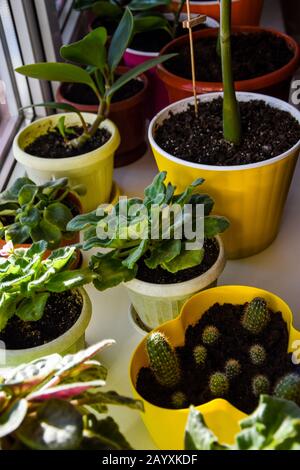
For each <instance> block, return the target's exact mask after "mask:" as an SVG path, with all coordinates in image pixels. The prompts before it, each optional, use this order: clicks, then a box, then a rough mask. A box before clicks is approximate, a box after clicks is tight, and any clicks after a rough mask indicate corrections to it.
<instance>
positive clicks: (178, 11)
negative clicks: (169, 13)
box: [172, 0, 186, 39]
mask: <svg viewBox="0 0 300 470" xmlns="http://www.w3.org/2000/svg"><path fill="white" fill-rule="evenodd" d="M185 2H186V0H181V1H180V4H179V6H178V9H177V11H176V12H175V14H174V24H173V28H172V37H173V39H175V38H176V33H177V29H178V25H179V21H180V15H181V13H182V9H183V7H184V5H185Z"/></svg>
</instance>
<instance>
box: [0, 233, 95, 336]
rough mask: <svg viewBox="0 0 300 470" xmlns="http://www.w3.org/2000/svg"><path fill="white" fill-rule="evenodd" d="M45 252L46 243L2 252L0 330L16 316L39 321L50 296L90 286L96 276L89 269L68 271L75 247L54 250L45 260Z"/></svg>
mask: <svg viewBox="0 0 300 470" xmlns="http://www.w3.org/2000/svg"><path fill="white" fill-rule="evenodd" d="M46 250H47V242H46V241H44V240H43V241H40V242H37V243H33V244H32V245H31V247H30V248H27V249H25V248H17V249H14V247H13V244H12V243H11V242H10V243H8V244H7V245H6V246H5V247H4V248H3V249H2V250H1V257H0V331H2V330H3V329H4V328H5V326H6V324H7V322H8V320H9V319H10V318H11V317H12V316H13V315H17V316H18V317H19V318H20V319H21V320H23V321H37V320H39V319H40V318H41V317H42V316H43V313H44V309H45V307H46V303H47V301H48V299H49V297H50V295H51V293H60V292H65V291H68V290H71V289H74V288H77V287H80V286H83V285H85V284H89V283H90V282H91V281H92V280H93V279H94V278H95V277H96V274H95V273H92V272H91V271H90V270H89V269H77V270H70V269H69V267H70V265H71V263H72V261H73V260H74V258H75V256H76V248H75V247H74V246H68V247H64V248H59V249H57V250H54V251H53V252H52V253H51V255H50V256H49V257H47V258H46V259H45V258H44V257H45V253H46Z"/></svg>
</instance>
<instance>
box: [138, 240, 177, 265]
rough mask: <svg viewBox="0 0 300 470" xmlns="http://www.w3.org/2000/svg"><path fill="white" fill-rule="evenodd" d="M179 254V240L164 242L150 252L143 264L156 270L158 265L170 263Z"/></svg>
mask: <svg viewBox="0 0 300 470" xmlns="http://www.w3.org/2000/svg"><path fill="white" fill-rule="evenodd" d="M180 252H181V240H164V241H162V242H160V243H159V244H158V245H157V246H156V247H155V248H154V249H153V250H152V251H151V255H150V256H149V258H146V259H145V264H146V266H148V268H150V269H156V268H157V267H158V266H159V265H161V264H163V263H169V262H170V261H172V259H174V258H175V257H177V256H178V255H179V254H180Z"/></svg>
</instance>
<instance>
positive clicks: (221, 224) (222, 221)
mask: <svg viewBox="0 0 300 470" xmlns="http://www.w3.org/2000/svg"><path fill="white" fill-rule="evenodd" d="M229 225H230V223H229V221H228V219H226V218H225V217H219V216H217V215H210V216H208V217H205V219H204V237H205V238H214V237H215V236H216V235H218V234H219V233H222V232H224V231H225V230H226V229H227V228H228V227H229Z"/></svg>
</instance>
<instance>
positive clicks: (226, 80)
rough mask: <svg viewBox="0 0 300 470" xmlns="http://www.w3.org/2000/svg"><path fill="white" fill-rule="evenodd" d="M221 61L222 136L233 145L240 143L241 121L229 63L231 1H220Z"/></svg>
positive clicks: (230, 63)
mask: <svg viewBox="0 0 300 470" xmlns="http://www.w3.org/2000/svg"><path fill="white" fill-rule="evenodd" d="M220 6H221V28H220V31H221V32H220V38H221V60H222V74H223V88H224V100H223V134H224V139H225V140H226V141H228V142H231V143H233V144H237V145H238V144H239V143H240V141H241V120H240V110H239V104H238V102H237V99H236V95H235V88H234V79H233V73H232V61H231V41H230V36H231V0H221V2H220Z"/></svg>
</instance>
